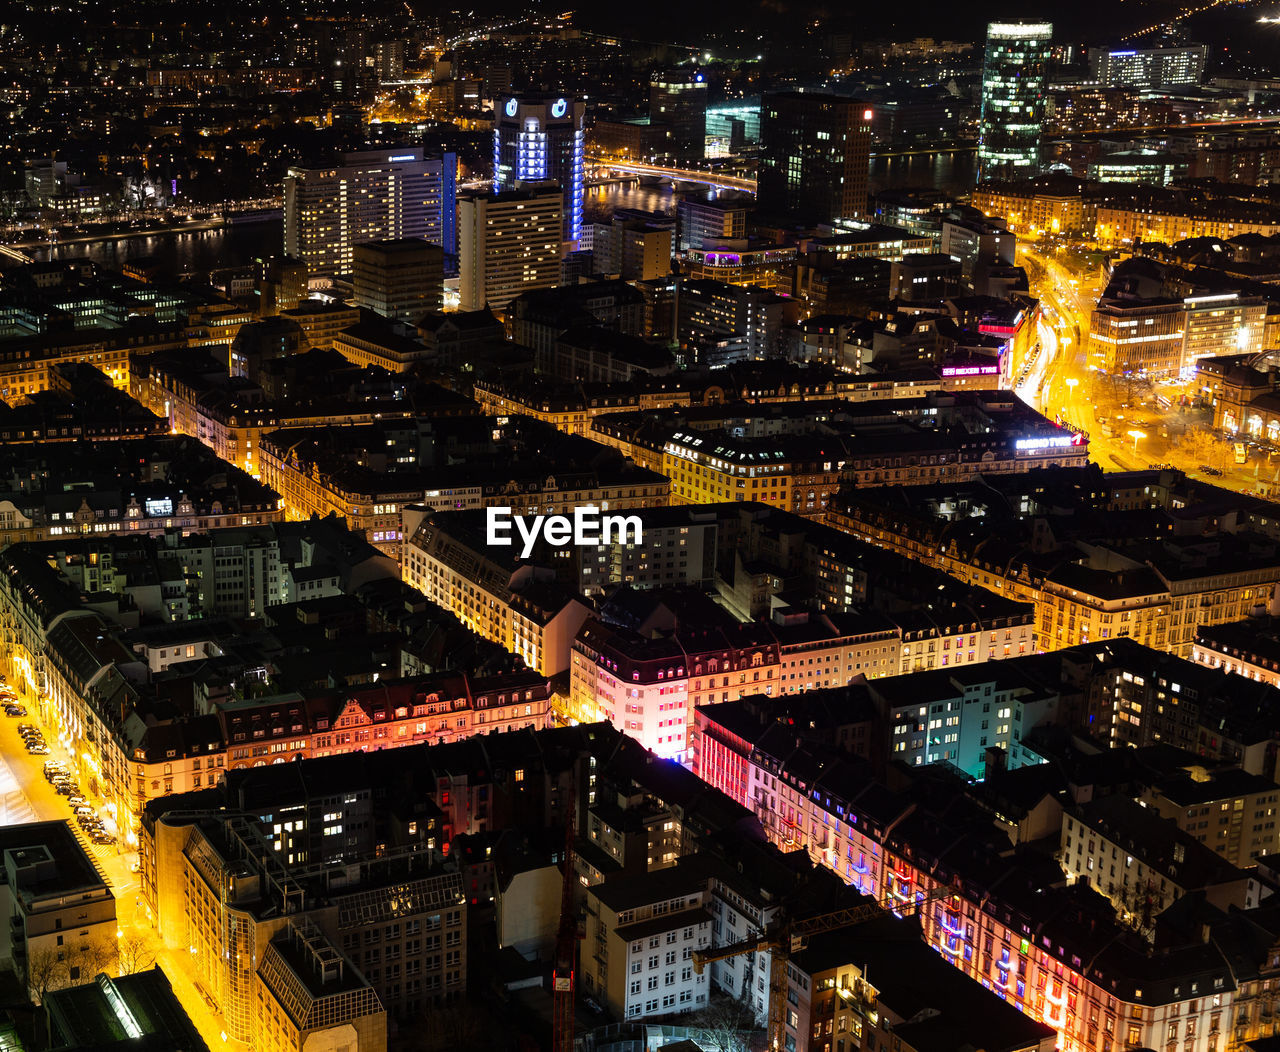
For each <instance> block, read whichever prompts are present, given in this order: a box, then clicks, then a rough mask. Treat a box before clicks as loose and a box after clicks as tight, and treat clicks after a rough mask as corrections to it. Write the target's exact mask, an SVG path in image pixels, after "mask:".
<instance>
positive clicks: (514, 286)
mask: <svg viewBox="0 0 1280 1052" xmlns="http://www.w3.org/2000/svg"><path fill="white" fill-rule="evenodd" d="M563 218H564V197H563V195H562V194H561V192H560V189H559V187H558V186H556V185H554V184H552V185H549V186H540V185H539V184H536V183H535V184H531V185H530V186H529V187H526V188H524V189H519V190H511V191H508V192H504V193H498V194H466V195H463V196H461V197H459V199H458V275H459V286H458V290H459V296H460V300H459V309H461V310H464V311H474V310H482V309H483V308H485V307H490V308H492V309H493V310H499V311H500V310H503V309H504V308H505V307H506V306H507V304H509V303H510V302H511V301H512V300H513V299H515V298H516V297H517V296H518V295H520V293H522V292H529V291H531V290H533V289H551V288H555V287H556V286H557V285H559V284H560V257H561V255H562V247H563V246H562V242H561V224H562V222H563Z"/></svg>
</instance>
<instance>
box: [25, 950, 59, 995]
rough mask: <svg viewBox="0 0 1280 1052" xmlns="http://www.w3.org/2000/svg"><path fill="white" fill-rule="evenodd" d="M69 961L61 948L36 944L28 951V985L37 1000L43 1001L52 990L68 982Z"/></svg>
mask: <svg viewBox="0 0 1280 1052" xmlns="http://www.w3.org/2000/svg"><path fill="white" fill-rule="evenodd" d="M68 974H69V973H68V970H67V962H66V960H65V959H64V957H63V954H62V953H61V951H60V950H58V949H55V948H54V947H52V946H36V947H33V948H31V949H30V950H29V952H28V953H27V986H28V988H29V989H30V990H31V992H32V994H34V995H35V999H36V1001H37V1002H40V1003H43V1002H44V998H45V995H46V994H47V993H48V992H49V991H50V990H57V989H58V988H59V987H62V986H65V985H66V984H67V976H68Z"/></svg>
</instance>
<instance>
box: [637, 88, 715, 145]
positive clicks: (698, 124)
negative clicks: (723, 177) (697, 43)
mask: <svg viewBox="0 0 1280 1052" xmlns="http://www.w3.org/2000/svg"><path fill="white" fill-rule="evenodd" d="M649 124H650V126H651V127H655V128H662V129H664V130H665V137H664V139H663V144H662V145H663V146H664V147H665V152H666V154H667V155H668V156H670V157H679V158H686V159H695V158H700V157H702V156H703V155H704V154H705V153H706V149H707V78H706V77H705V76H704V75H703V74H701V73H699V72H697V71H696V70H668V71H666V72H660V73H655V74H654V75H653V77H652V79H651V80H650V81H649Z"/></svg>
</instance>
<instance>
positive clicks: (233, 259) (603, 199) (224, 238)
mask: <svg viewBox="0 0 1280 1052" xmlns="http://www.w3.org/2000/svg"><path fill="white" fill-rule="evenodd" d="M975 163H976V157H975V155H974V154H973V153H972V152H967V153H951V154H947V153H943V154H919V155H915V156H910V157H876V158H873V159H872V162H871V183H870V185H871V190H872V192H873V193H874V192H875V191H877V190H884V189H889V188H894V187H907V186H929V187H935V188H936V189H939V190H947V191H951V192H953V193H958V192H962V191H966V190H969V189H971V188H972V186H973V178H974V166H975ZM678 200H679V196H678V195H677V194H676V193H674V192H673V191H672V190H670V189H662V188H659V187H642V186H634V185H632V186H601V187H596V188H594V189H589V190H588V191H587V199H586V211H587V214H588V216H590V217H597V216H598V217H607V216H608V215H610V214H611V213H612V212H613V210H614V209H616V208H639V209H644V210H645V211H649V212H668V213H670V212H674V211H675V207H676V203H677V201H678ZM282 243H283V236H282V229H281V222H280V220H273V221H271V222H266V223H250V224H245V225H242V226H234V227H229V228H225V229H217V230H204V231H199V232H195V233H181V234H152V235H148V236H146V237H135V238H126V239H122V240H119V241H89V242H85V243H84V244H66V245H54V246H51V247H46V248H38V249H27V250H26V252H27V254H28V255H31V256H34V257H35V258H36V259H40V260H49V259H84V258H88V259H92V260H94V261H95V262H97V263H101V264H103V265H104V266H106V267H110V268H112V269H118V268H119V267H120V265H121V264H123V263H125V262H127V261H128V260H130V259H136V258H138V257H141V256H153V257H155V258H157V259H158V260H160V262H161V264H162V265H163V266H164V267H165V268H166V269H168V270H170V271H171V272H172V273H174V274H177V275H182V274H194V275H199V276H207V275H208V274H209V273H210V272H211V271H214V270H218V269H222V268H228V267H238V266H243V265H244V264H246V263H249V262H251V261H252V260H253V259H254V258H255V257H258V256H264V255H274V254H277V253H279V252H280V251H281V249H282Z"/></svg>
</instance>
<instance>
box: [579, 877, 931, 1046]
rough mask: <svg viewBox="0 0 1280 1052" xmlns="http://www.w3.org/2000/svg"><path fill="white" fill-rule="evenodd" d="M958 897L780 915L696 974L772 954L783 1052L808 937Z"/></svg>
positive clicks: (773, 1001) (712, 956) (774, 1026)
mask: <svg viewBox="0 0 1280 1052" xmlns="http://www.w3.org/2000/svg"><path fill="white" fill-rule="evenodd" d="M955 894H956V889H955V888H953V887H951V886H950V885H947V884H944V885H941V886H940V887H936V888H933V889H932V890H930V891H927V892H925V893H924V895H922V896H921V897H920V898H918V899H916V900H915V901H914V902H901V901H899V900H897V899H885V900H884V901H881V902H864V903H860V904H859V905H857V906H847V907H845V908H844V909H838V910H831V911H830V912H829V913H819V914H817V915H816V916H813V917H795V918H789V917H787V916H786V915H785V913H783V912H781V911H780V912H779V915H778V916H777V917H775V918H774V919H773V920H772V921H771V922H770V923H769V925H768V927H766V928H765V930H764V931H763V932H762V933H761V934H759V935H754V936H752V937H751V938H749V939H743V940H742V941H741V942H734V943H730V944H729V945H728V946H721V947H719V948H712V949H709V950H695V951H694V954H693V970H694V971H695V972H697V973H698V974H699V975H701V974H702V970H703V969H704V968H705V967H706V966H707V965H708V964H711V963H712V962H714V961H724V960H728V959H729V958H730V957H737V956H739V955H741V954H744V953H757V952H759V951H761V950H767V951H768V952H769V954H770V963H769V1048H770V1049H771V1050H772V1052H781V1049H782V1047H783V1042H784V1037H785V1034H786V1012H787V962H788V961H789V960H790V959H791V958H792V956H794V955H795V954H797V953H799V952H800V951H801V950H803V949H804V948H805V946H806V945H807V944H808V941H809V936H811V935H818V934H819V933H821V932H828V931H838V930H839V929H841V928H849V927H853V926H854V925H856V924H862V923H863V922H864V921H869V920H874V919H875V918H876V917H879V916H882V915H883V914H884V912H885V911H886V910H893V912H895V913H896V914H898V916H906V915H907V914H909V913H912V912H914V911H916V910H919V909H923V908H924V907H925V906H927V905H928V904H929V903H931V902H936V901H937V900H938V899H945V898H948V897H950V896H953V895H955ZM557 1052H559V1050H558V1049H557Z"/></svg>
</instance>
